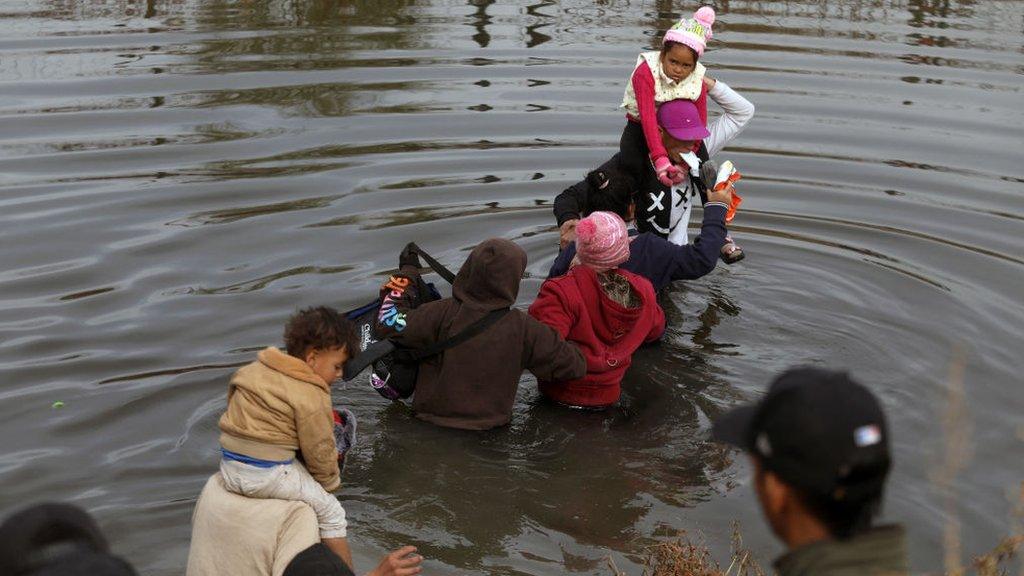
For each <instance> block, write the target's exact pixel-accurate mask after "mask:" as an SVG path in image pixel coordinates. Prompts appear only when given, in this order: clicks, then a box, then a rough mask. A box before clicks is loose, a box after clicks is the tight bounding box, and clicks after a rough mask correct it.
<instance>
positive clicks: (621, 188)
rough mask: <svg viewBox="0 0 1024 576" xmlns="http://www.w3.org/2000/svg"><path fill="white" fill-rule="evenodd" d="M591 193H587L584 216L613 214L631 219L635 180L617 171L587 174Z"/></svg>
mask: <svg viewBox="0 0 1024 576" xmlns="http://www.w3.org/2000/svg"><path fill="white" fill-rule="evenodd" d="M587 183H588V184H590V191H589V192H588V193H587V200H586V206H585V207H584V213H585V214H584V215H590V214H591V213H593V212H613V213H615V214H618V215H619V217H620V218H622V219H623V220H626V219H627V218H629V205H630V204H632V203H633V190H634V188H635V184H634V183H633V179H632V178H631V177H630V176H629V175H628V174H625V173H623V172H620V171H618V170H615V169H609V170H601V169H598V170H594V171H593V172H591V173H590V174H587Z"/></svg>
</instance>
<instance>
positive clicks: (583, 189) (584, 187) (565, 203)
mask: <svg viewBox="0 0 1024 576" xmlns="http://www.w3.org/2000/svg"><path fill="white" fill-rule="evenodd" d="M589 191H590V185H589V184H587V181H586V180H581V181H579V182H577V183H575V184H573V185H572V186H569V187H568V188H566V189H565V190H563V191H562V193H561V194H559V195H558V196H555V220H556V221H557V222H558V225H559V226H561V225H562V224H564V223H565V221H566V220H579V218H580V215H581V214H582V213H583V207H584V206H585V205H586V203H587V193H588V192H589Z"/></svg>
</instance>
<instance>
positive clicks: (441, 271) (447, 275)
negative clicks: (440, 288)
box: [409, 242, 455, 284]
mask: <svg viewBox="0 0 1024 576" xmlns="http://www.w3.org/2000/svg"><path fill="white" fill-rule="evenodd" d="M409 246H411V247H412V249H413V251H414V252H416V253H417V254H419V255H420V256H423V259H424V260H426V261H427V265H428V266H430V269H431V270H433V271H434V272H437V274H438V276H440V277H441V278H444V279H445V280H447V281H448V283H449V284H454V283H455V274H453V273H452V271H451V270H449V269H448V268H447V267H446V266H445V265H444V264H441V263H440V262H438V261H437V260H435V259H434V257H433V256H431V255H430V254H427V253H426V252H424V251H423V249H422V248H420V247H419V246H417V245H416V243H415V242H410V243H409Z"/></svg>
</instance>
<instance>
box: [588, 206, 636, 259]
mask: <svg viewBox="0 0 1024 576" xmlns="http://www.w3.org/2000/svg"><path fill="white" fill-rule="evenodd" d="M576 257H577V258H579V259H580V262H581V263H583V264H585V265H587V266H589V267H591V268H593V269H594V270H597V271H598V272H604V271H605V270H611V269H612V268H616V267H618V265H619V264H622V263H623V262H625V261H626V260H629V234H628V233H627V232H626V223H625V222H623V221H622V218H620V217H619V215H618V214H614V213H612V212H593V213H591V214H590V216H587V217H586V218H584V219H583V220H580V221H579V224H577V225H576Z"/></svg>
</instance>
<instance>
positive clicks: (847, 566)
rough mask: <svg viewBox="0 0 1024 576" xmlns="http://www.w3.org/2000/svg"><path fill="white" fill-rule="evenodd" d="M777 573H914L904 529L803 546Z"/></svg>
mask: <svg viewBox="0 0 1024 576" xmlns="http://www.w3.org/2000/svg"><path fill="white" fill-rule="evenodd" d="M775 570H776V572H777V573H778V574H779V576H881V575H889V574H893V575H906V574H908V573H909V571H910V570H909V568H908V566H907V546H906V542H905V541H904V534H903V528H902V527H900V526H884V527H880V528H875V529H872V530H870V531H868V532H865V533H863V534H858V535H857V536H854V537H852V538H849V539H847V540H824V541H821V542H815V543H813V544H808V545H806V546H801V547H800V548H797V549H795V550H792V551H790V552H789V553H787V554H785V555H784V556H782V557H780V558H779V559H778V560H776V561H775Z"/></svg>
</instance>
